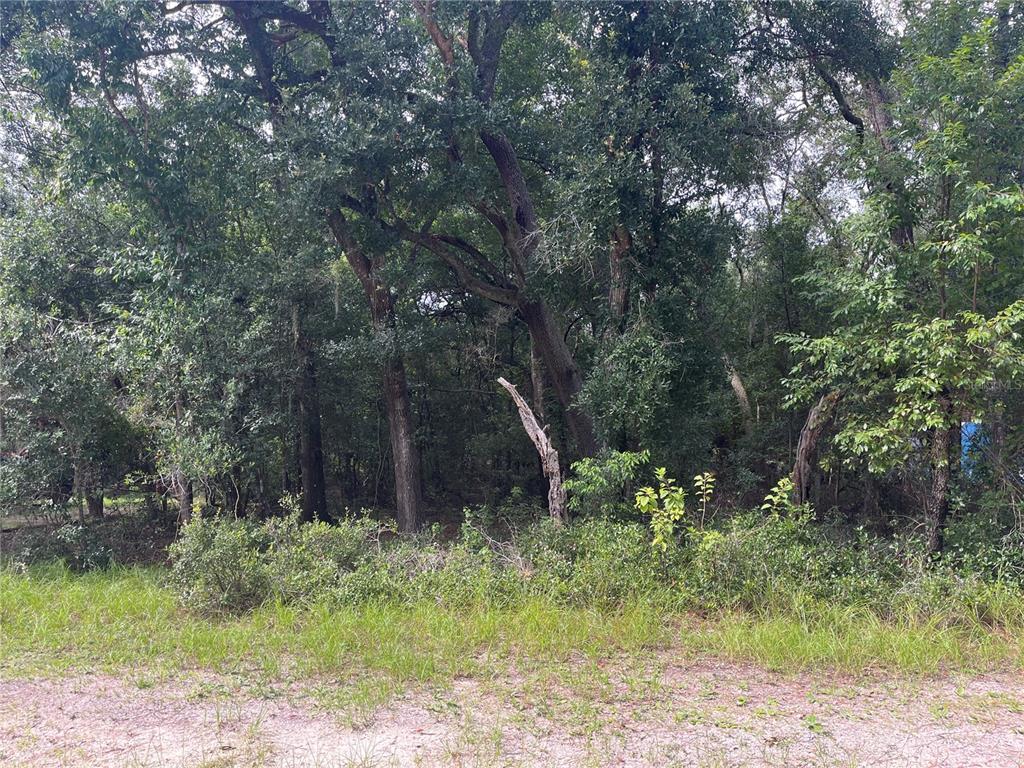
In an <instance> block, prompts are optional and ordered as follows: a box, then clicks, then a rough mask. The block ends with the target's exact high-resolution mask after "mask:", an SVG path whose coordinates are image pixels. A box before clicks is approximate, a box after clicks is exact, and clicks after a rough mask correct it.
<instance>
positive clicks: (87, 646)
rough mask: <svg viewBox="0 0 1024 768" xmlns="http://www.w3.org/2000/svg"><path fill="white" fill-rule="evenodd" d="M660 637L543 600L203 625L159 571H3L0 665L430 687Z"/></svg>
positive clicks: (308, 610) (247, 617)
mask: <svg viewBox="0 0 1024 768" xmlns="http://www.w3.org/2000/svg"><path fill="white" fill-rule="evenodd" d="M667 629H668V628H667V625H666V623H665V617H664V616H663V615H662V614H660V613H659V612H658V611H656V610H654V609H653V607H651V606H650V605H646V604H640V605H637V606H634V607H629V608H624V609H621V610H618V611H615V612H612V613H609V612H601V611H595V610H590V609H585V608H569V607H565V606H558V605H555V604H554V603H550V602H546V601H543V600H530V601H527V602H525V603H523V604H521V605H519V606H516V607H514V608H492V607H487V606H485V605H469V606H466V609H465V610H457V609H455V608H452V607H442V606H439V605H436V604H432V603H429V602H421V603H417V604H414V605H389V604H365V605H360V606H344V605H334V606H330V607H328V606H327V605H326V604H315V605H312V606H301V607H300V606H286V605H282V604H281V603H279V602H271V603H267V604H265V605H262V606H260V607H258V608H256V609H254V610H253V611H251V612H248V613H245V614H242V615H237V616H230V615H225V616H210V615H201V614H197V613H192V612H189V611H186V610H183V609H182V608H180V607H179V606H178V603H177V601H176V599H175V595H174V593H173V591H172V590H171V589H169V588H168V587H166V586H164V585H163V573H161V572H160V571H159V570H157V569H142V568H115V569H111V570H108V571H101V572H91V573H87V574H82V575H76V574H73V573H71V572H69V571H67V570H66V569H64V568H61V567H58V566H52V567H46V568H38V567H37V568H33V569H30V570H29V572H28V573H25V574H15V573H12V572H10V571H6V572H3V571H0V666H2V668H3V669H4V670H5V671H6V672H8V673H45V672H61V671H64V670H68V669H95V668H96V667H100V668H104V669H111V670H115V669H124V668H131V667H135V666H139V665H146V666H150V667H152V668H154V669H164V670H167V671H171V670H176V669H183V668H202V669H211V670H215V671H219V672H235V671H258V672H261V673H264V674H269V675H274V676H278V675H298V676H309V675H321V674H331V675H337V674H342V675H346V674H357V673H365V672H373V673H382V674H385V675H387V676H389V677H390V678H392V679H394V680H397V681H428V680H434V679H447V678H452V677H455V676H459V675H469V674H475V673H479V672H480V671H482V669H483V667H484V666H485V665H486V664H487V663H489V661H490V660H493V659H506V660H507V659H509V658H513V659H514V658H537V659H563V658H566V657H569V656H572V655H575V654H582V655H586V656H599V655H607V654H615V653H621V652H635V651H639V650H642V649H647V648H652V647H654V646H656V645H659V644H662V643H664V642H666V640H667V638H668V637H669V632H668V631H667Z"/></svg>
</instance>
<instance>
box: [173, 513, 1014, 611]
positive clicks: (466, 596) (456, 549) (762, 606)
mask: <svg viewBox="0 0 1024 768" xmlns="http://www.w3.org/2000/svg"><path fill="white" fill-rule="evenodd" d="M496 525H497V527H498V528H499V529H500V530H501V532H502V533H501V535H499V533H498V532H496V531H495V530H493V529H492V530H488V529H486V528H483V527H481V526H479V525H476V524H474V523H472V522H467V523H466V524H465V525H464V526H463V528H462V530H461V532H460V534H459V536H458V537H457V538H456V539H455V540H454V541H443V540H442V539H441V537H440V531H439V529H436V528H435V529H434V530H431V531H427V532H425V533H422V534H419V535H417V536H414V537H400V536H398V535H397V534H395V533H394V531H393V530H392V529H391V528H389V527H387V526H382V525H380V524H379V523H376V522H374V521H372V520H369V519H351V520H345V521H342V522H341V523H339V524H337V525H326V524H323V523H314V524H308V525H300V524H299V523H298V521H297V518H295V517H294V516H293V517H290V518H285V519H276V520H269V521H266V522H264V523H259V524H257V523H252V522H246V521H239V520H233V519H228V518H210V519H208V518H198V519H196V520H195V521H194V522H192V523H191V524H189V525H188V526H186V527H185V528H184V529H183V531H182V533H181V536H180V537H179V539H178V541H177V542H175V544H174V545H173V547H172V548H171V555H172V559H173V569H172V579H173V582H174V584H175V586H176V588H177V591H178V593H179V595H180V597H181V600H182V601H183V602H184V603H185V604H186V605H188V606H191V607H194V608H198V609H201V610H213V611H224V610H234V611H237V610H247V609H249V608H252V607H253V606H256V605H258V604H260V603H262V602H264V601H267V600H279V601H281V602H282V603H288V604H296V603H313V602H323V603H333V604H335V605H360V604H367V603H375V604H408V605H412V604H416V603H419V602H423V601H427V602H432V603H436V604H441V605H446V606H450V607H452V608H455V609H460V608H464V607H466V606H471V605H472V606H484V607H495V608H505V607H514V606H516V605H522V604H525V603H527V602H528V601H530V600H533V599H536V598H543V599H545V600H550V601H553V602H556V603H560V604H565V605H573V606H584V607H593V608H597V609H606V608H611V609H615V608H619V607H622V606H627V605H634V604H638V603H652V602H653V603H656V604H658V605H660V606H662V607H665V608H685V609H687V610H695V611H702V612H715V611H732V610H743V611H751V612H761V613H766V614H769V613H776V614H787V615H799V616H805V615H811V614H813V613H814V612H815V611H819V610H821V609H822V608H823V607H827V606H834V607H849V608H852V609H856V610H863V611H869V612H871V613H873V614H874V615H876V616H878V617H880V618H894V619H899V620H904V619H909V620H925V621H930V622H935V623H938V624H950V623H960V624H965V625H968V626H970V625H974V624H994V625H1002V626H1022V625H1024V615H1022V612H1024V599H1022V597H1021V588H1020V582H1019V580H1018V581H1014V580H1012V579H1008V578H1005V577H997V576H996V575H995V574H996V571H992V573H991V574H990V575H985V574H978V573H968V572H966V571H964V570H963V568H962V567H961V566H960V565H959V564H958V562H957V558H960V559H962V558H963V556H962V555H955V556H953V557H951V558H950V560H949V561H940V562H935V561H934V560H932V559H930V558H928V557H926V556H925V555H924V550H923V548H922V547H921V546H920V542H917V541H915V540H913V539H906V540H897V541H886V540H883V539H880V538H878V537H875V536H872V535H869V534H868V533H866V532H864V531H856V532H854V533H853V534H852V535H851V533H850V532H849V531H844V530H843V529H841V528H838V527H832V526H830V525H828V524H823V523H820V522H815V521H813V520H812V519H811V516H810V513H809V511H808V510H807V509H805V508H802V507H792V508H786V510H785V511H784V512H783V513H779V512H775V511H770V512H766V511H765V510H756V511H749V512H745V513H743V514H740V515H736V516H734V517H733V518H731V519H730V520H728V521H727V522H725V523H724V524H723V525H722V526H721V527H720V528H717V529H702V528H698V527H693V526H688V527H686V528H685V529H683V530H682V531H680V532H678V533H676V534H675V535H674V536H673V537H672V538H670V539H667V540H666V541H665V542H664V543H665V547H664V548H662V547H658V548H655V547H652V539H651V532H650V530H649V527H648V526H647V525H646V524H644V523H640V522H632V523H631V522H617V521H614V520H611V519H608V518H602V517H598V518H593V519H585V520H579V521H577V522H576V523H574V524H572V525H568V526H560V525H557V524H555V523H554V522H553V521H551V520H550V519H546V518H542V519H541V520H539V521H535V522H533V523H531V524H529V525H524V526H522V527H519V528H515V527H513V528H509V527H508V526H506V525H504V524H496ZM973 556H975V557H983V556H986V557H997V555H993V554H991V553H989V554H988V555H985V553H984V552H977V553H975V554H974V555H973ZM998 557H1008V555H998ZM1000 573H1005V569H1004V571H1000Z"/></svg>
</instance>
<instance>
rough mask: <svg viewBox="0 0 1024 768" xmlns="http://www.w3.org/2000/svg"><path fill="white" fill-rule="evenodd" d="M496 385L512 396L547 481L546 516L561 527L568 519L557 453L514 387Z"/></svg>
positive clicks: (501, 381)
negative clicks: (538, 455)
mask: <svg viewBox="0 0 1024 768" xmlns="http://www.w3.org/2000/svg"><path fill="white" fill-rule="evenodd" d="M498 383H499V384H501V386H503V387H504V388H505V389H506V390H508V393H509V394H510V395H511V396H512V400H513V401H514V402H515V404H516V408H518V409H519V419H520V420H521V421H522V422H523V428H524V429H525V430H526V434H527V435H529V437H530V440H532V441H533V445H534V447H536V449H537V453H538V454H540V465H541V469H542V471H543V472H544V477H546V478H547V481H548V514H550V515H551V519H552V520H554V521H555V522H556V523H557V524H559V525H561V524H563V523H565V522H566V521H567V520H568V519H569V518H568V512H567V509H566V496H565V488H564V487H563V486H562V468H561V466H560V465H559V463H558V451H556V450H555V449H554V446H552V445H551V440H550V439H549V438H548V436H547V433H546V432H545V431H544V428H543V427H542V426H541V425H540V424H539V423H538V422H537V417H536V416H534V415H533V411H531V410H530V406H529V405H528V404H527V402H526V400H525V399H524V398H523V396H522V395H520V394H519V391H518V390H517V389H516V388H515V386H514V385H513V384H510V383H509V382H508V381H507V380H506V379H504V378H499V379H498Z"/></svg>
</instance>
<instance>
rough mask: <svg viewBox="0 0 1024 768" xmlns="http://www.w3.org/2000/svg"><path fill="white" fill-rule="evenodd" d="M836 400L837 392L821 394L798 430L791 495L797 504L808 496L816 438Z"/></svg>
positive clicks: (822, 429)
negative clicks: (798, 436)
mask: <svg viewBox="0 0 1024 768" xmlns="http://www.w3.org/2000/svg"><path fill="white" fill-rule="evenodd" d="M838 401H839V393H838V392H835V391H833V392H829V393H828V394H825V395H822V397H821V399H820V400H819V401H818V402H817V403H816V404H815V405H813V406H812V407H811V410H809V411H808V412H807V419H806V421H804V426H803V428H802V429H801V430H800V439H799V440H798V441H797V445H796V459H795V461H794V462H793V496H794V499H795V501H796V503H797V504H803V503H805V502H806V501H807V500H808V499H809V498H810V492H811V482H812V480H813V476H814V463H815V458H816V453H817V449H818V439H819V438H820V437H821V433H822V432H823V431H824V429H825V425H826V424H828V420H829V418H831V416H832V409H833V408H834V407H835V405H836V403H837V402H838Z"/></svg>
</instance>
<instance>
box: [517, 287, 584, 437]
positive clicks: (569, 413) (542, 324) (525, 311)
mask: <svg viewBox="0 0 1024 768" xmlns="http://www.w3.org/2000/svg"><path fill="white" fill-rule="evenodd" d="M517 308H518V309H519V314H520V315H521V316H522V318H523V321H524V322H525V323H526V327H527V328H528V329H529V331H530V343H531V344H533V345H534V347H535V348H536V349H537V352H538V353H539V354H540V357H541V359H542V360H543V361H544V367H545V368H546V369H547V373H548V378H549V381H550V383H551V385H552V387H554V390H555V395H556V396H557V397H558V402H559V403H561V405H562V408H563V409H564V411H565V420H566V423H567V424H568V426H569V431H570V432H571V433H572V436H573V439H574V440H575V441H576V450H577V451H578V453H579V454H580V456H584V457H587V456H594V455H596V454H597V451H598V443H597V437H596V436H595V434H594V422H593V421H591V419H590V416H589V415H588V414H587V413H586V412H585V411H583V409H581V408H579V407H578V405H577V404H576V402H575V400H576V397H577V396H578V395H579V393H580V391H581V390H582V389H583V378H582V376H580V371H579V368H577V367H576V361H575V360H574V359H573V356H572V352H570V351H569V346H568V345H567V344H566V343H565V338H564V337H563V336H562V332H561V329H560V328H559V327H558V324H557V323H556V322H555V319H554V317H553V316H552V314H551V310H550V309H549V308H548V306H547V305H546V304H545V303H544V301H543V300H540V299H538V300H536V301H533V300H529V299H520V301H519V302H518V304H517Z"/></svg>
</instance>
